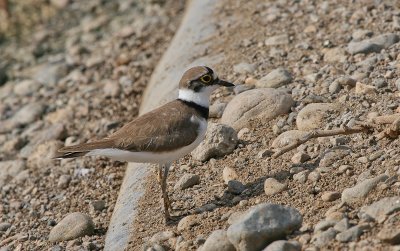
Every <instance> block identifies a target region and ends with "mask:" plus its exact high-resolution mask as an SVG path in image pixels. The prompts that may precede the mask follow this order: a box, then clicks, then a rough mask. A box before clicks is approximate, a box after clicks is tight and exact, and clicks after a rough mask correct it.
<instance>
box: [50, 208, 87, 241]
mask: <svg viewBox="0 0 400 251" xmlns="http://www.w3.org/2000/svg"><path fill="white" fill-rule="evenodd" d="M93 233H94V223H93V221H92V219H91V218H90V217H89V216H87V215H85V214H82V213H78V212H76V213H71V214H69V215H67V216H66V217H65V218H64V219H62V220H61V221H60V222H59V223H58V224H57V225H56V226H55V227H54V228H53V229H52V230H51V231H50V234H49V241H51V242H56V241H68V240H73V239H76V238H78V237H83V236H85V235H92V234H93Z"/></svg>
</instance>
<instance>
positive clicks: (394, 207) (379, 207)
mask: <svg viewBox="0 0 400 251" xmlns="http://www.w3.org/2000/svg"><path fill="white" fill-rule="evenodd" d="M399 210H400V197H399V196H395V197H386V198H382V199H380V200H379V201H376V202H374V203H372V204H371V205H368V206H364V207H362V208H361V210H360V218H365V216H368V217H371V218H372V219H374V220H375V221H377V222H383V221H384V220H385V219H386V217H387V216H388V215H389V214H391V213H393V212H396V211H399Z"/></svg>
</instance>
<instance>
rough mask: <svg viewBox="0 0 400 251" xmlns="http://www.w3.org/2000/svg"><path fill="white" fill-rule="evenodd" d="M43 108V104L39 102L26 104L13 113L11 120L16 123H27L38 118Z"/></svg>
mask: <svg viewBox="0 0 400 251" xmlns="http://www.w3.org/2000/svg"><path fill="white" fill-rule="evenodd" d="M44 109H45V106H44V105H43V104H42V103H39V102H36V103H30V104H27V105H25V106H23V107H22V108H21V109H19V110H18V111H17V112H16V113H15V115H14V116H13V117H12V121H13V122H14V123H17V124H18V125H27V124H29V123H32V122H35V121H36V120H37V119H39V118H40V117H41V116H42V114H43V112H44Z"/></svg>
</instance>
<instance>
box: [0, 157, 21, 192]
mask: <svg viewBox="0 0 400 251" xmlns="http://www.w3.org/2000/svg"><path fill="white" fill-rule="evenodd" d="M25 169H26V164H25V161H22V160H7V161H0V170H1V171H0V188H1V187H4V185H6V184H7V183H8V182H9V181H10V180H12V179H13V178H14V177H16V176H17V175H18V174H19V173H20V172H22V171H23V170H25Z"/></svg>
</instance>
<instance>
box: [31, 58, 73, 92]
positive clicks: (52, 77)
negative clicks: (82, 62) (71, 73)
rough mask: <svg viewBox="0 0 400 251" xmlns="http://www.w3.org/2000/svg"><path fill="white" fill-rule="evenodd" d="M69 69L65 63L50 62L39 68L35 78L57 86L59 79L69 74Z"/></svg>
mask: <svg viewBox="0 0 400 251" xmlns="http://www.w3.org/2000/svg"><path fill="white" fill-rule="evenodd" d="M67 72H68V69H67V66H66V64H65V63H49V64H44V65H41V66H39V67H38V68H37V71H36V73H35V74H34V76H33V79H34V80H35V81H37V82H39V83H41V84H44V85H46V86H50V87H52V86H55V85H56V84H57V83H58V81H59V80H60V79H61V78H63V77H64V76H66V75H67Z"/></svg>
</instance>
